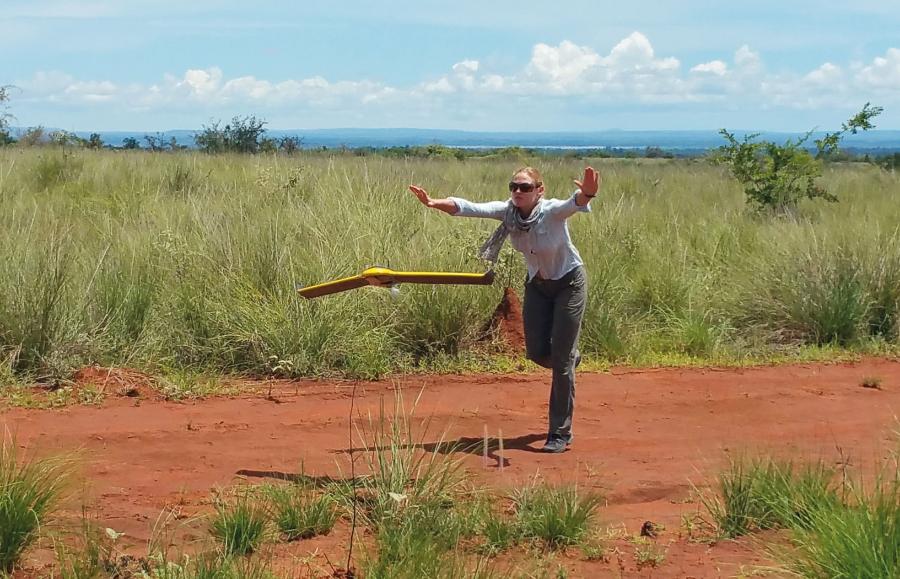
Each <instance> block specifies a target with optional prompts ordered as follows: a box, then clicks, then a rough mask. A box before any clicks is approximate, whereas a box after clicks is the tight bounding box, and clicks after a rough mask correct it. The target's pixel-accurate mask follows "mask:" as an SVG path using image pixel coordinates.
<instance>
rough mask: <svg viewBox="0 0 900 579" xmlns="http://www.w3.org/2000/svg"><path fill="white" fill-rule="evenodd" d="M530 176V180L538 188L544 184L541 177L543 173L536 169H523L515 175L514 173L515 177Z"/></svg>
mask: <svg viewBox="0 0 900 579" xmlns="http://www.w3.org/2000/svg"><path fill="white" fill-rule="evenodd" d="M522 173H524V174H526V175H528V178H529V179H531V180H532V181H534V184H535V185H536V186H538V187H540V186H541V185H543V184H544V178H543V177H541V172H540V171H538V170H537V169H535V168H534V167H522V168H521V169H519V170H518V171H516V172H515V173H513V177H515V176H516V175H520V174H522Z"/></svg>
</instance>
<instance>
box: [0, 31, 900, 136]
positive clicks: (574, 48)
mask: <svg viewBox="0 0 900 579" xmlns="http://www.w3.org/2000/svg"><path fill="white" fill-rule="evenodd" d="M732 60H733V62H732V63H726V60H723V59H713V60H708V61H705V62H701V63H698V64H695V65H693V66H690V67H685V68H684V69H682V66H681V62H680V61H679V60H678V59H677V58H675V57H673V56H665V55H658V54H657V53H656V51H655V50H654V47H653V45H652V43H651V42H650V40H649V39H648V38H647V37H646V36H645V35H644V34H642V33H640V32H633V33H631V34H629V35H628V36H627V37H625V38H623V39H622V40H620V41H619V42H617V43H615V44H613V45H612V47H611V48H610V49H609V52H608V53H606V54H603V53H601V52H598V51H597V50H595V49H594V48H592V47H590V46H581V45H577V44H575V43H573V42H570V41H565V40H564V41H562V42H560V43H559V44H558V45H555V46H552V45H549V44H544V43H538V44H536V45H534V46H533V49H532V52H531V58H530V59H529V60H528V62H526V63H523V64H522V66H521V68H520V69H519V70H514V71H513V72H511V73H506V74H499V73H498V72H497V71H493V70H490V68H489V67H485V66H484V65H483V64H482V63H481V62H480V61H478V60H475V59H471V58H467V59H464V60H461V61H459V62H457V63H455V64H454V65H452V66H451V67H450V68H449V69H448V70H447V71H446V72H445V73H444V74H442V75H439V76H436V77H434V78H431V79H428V80H423V81H421V82H418V83H415V84H413V85H412V86H408V87H397V86H390V85H387V84H385V83H381V82H377V81H372V80H334V79H327V78H324V77H322V76H314V77H309V78H299V79H284V80H272V79H264V78H257V77H255V76H249V75H248V76H239V77H233V78H229V77H228V76H227V75H226V73H225V72H224V71H223V70H222V69H221V68H219V67H215V66H213V67H209V68H194V69H189V70H186V71H184V72H183V73H180V74H179V75H165V76H164V77H163V78H162V79H161V80H160V81H159V82H155V83H152V84H137V83H132V84H117V83H115V82H111V81H109V80H102V79H100V80H95V79H77V78H74V77H72V76H71V75H69V74H66V73H64V72H59V71H42V72H38V73H36V74H34V75H33V76H32V77H31V78H30V79H27V80H24V81H16V82H14V83H13V84H15V85H17V86H18V87H20V88H21V89H22V93H21V97H20V99H21V100H22V101H23V102H43V103H51V104H54V105H58V104H65V103H76V104H81V105H85V106H88V105H91V104H94V105H102V106H104V107H108V108H109V110H112V108H114V107H116V110H118V111H122V112H127V111H166V110H178V111H182V112H195V113H196V114H203V115H204V116H209V115H210V114H214V113H213V112H216V113H215V114H218V113H217V111H238V112H240V111H253V112H255V113H257V114H259V115H261V116H266V115H270V114H271V112H272V111H292V112H293V111H305V112H307V113H308V114H309V115H311V117H314V115H315V114H316V112H317V111H318V112H322V113H326V112H329V113H333V114H334V115H336V116H342V115H344V114H350V115H365V114H368V112H372V111H380V112H381V113H383V114H384V117H383V118H392V119H394V118H400V119H402V118H407V117H408V118H424V119H428V118H435V115H440V114H443V115H445V116H449V117H453V118H456V117H459V118H465V116H466V115H470V116H472V115H482V116H489V114H490V113H486V112H485V111H487V110H493V111H504V112H509V110H510V108H511V105H510V102H511V101H510V99H511V98H514V99H515V108H520V107H522V108H527V109H529V110H531V109H533V110H537V111H541V110H542V109H546V108H548V105H552V107H556V108H557V109H559V107H568V106H571V105H572V104H575V105H576V106H577V107H580V108H582V109H584V108H590V107H595V108H596V109H597V110H602V107H605V106H608V105H611V106H616V107H620V108H632V109H634V108H636V104H650V105H660V104H666V105H671V106H677V105H686V104H691V103H706V104H707V105H709V104H712V106H715V107H718V108H719V110H740V109H742V108H743V109H747V108H748V107H752V108H754V109H756V110H760V109H764V108H766V107H781V108H783V109H798V108H803V109H809V110H816V109H820V108H822V107H832V108H846V107H847V103H849V102H856V101H859V102H865V101H867V100H871V101H873V102H876V104H879V105H882V106H885V105H892V104H896V105H898V106H900V49H897V48H890V49H888V50H887V51H886V52H885V53H884V55H882V56H878V57H876V58H874V59H872V60H871V61H869V62H867V63H857V64H849V65H845V66H842V65H839V64H836V63H832V62H825V63H822V64H821V65H819V66H818V67H815V68H813V69H812V70H809V71H807V72H805V73H804V72H795V73H792V72H783V71H782V72H778V73H774V72H769V71H767V70H766V67H765V66H764V63H763V59H762V57H761V56H760V54H759V53H757V52H756V51H754V50H753V49H751V48H750V47H749V46H747V45H744V46H741V47H739V48H738V49H737V50H736V51H735V52H734V54H733V59H732ZM20 99H17V100H20ZM710 110H712V109H710ZM225 114H229V113H225ZM454 115H456V117H454ZM314 118H323V117H314ZM472 118H474V117H472Z"/></svg>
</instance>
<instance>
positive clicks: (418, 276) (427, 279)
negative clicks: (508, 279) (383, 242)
mask: <svg viewBox="0 0 900 579" xmlns="http://www.w3.org/2000/svg"><path fill="white" fill-rule="evenodd" d="M493 282H494V272H493V270H491V271H488V272H486V273H449V272H439V271H394V270H392V269H387V268H385V267H370V268H369V269H367V270H365V271H363V272H362V273H361V274H359V275H355V276H352V277H345V278H343V279H338V280H335V281H330V282H326V283H322V284H318V285H313V286H309V287H305V288H300V289H298V290H297V291H298V292H299V294H300V295H301V296H303V297H305V298H317V297H320V296H326V295H329V294H334V293H338V292H343V291H347V290H352V289H356V288H359V287H363V286H366V285H372V286H376V287H392V286H394V285H395V284H398V283H427V284H458V285H491V284H492V283H493Z"/></svg>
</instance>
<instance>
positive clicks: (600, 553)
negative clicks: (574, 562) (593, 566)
mask: <svg viewBox="0 0 900 579" xmlns="http://www.w3.org/2000/svg"><path fill="white" fill-rule="evenodd" d="M578 547H579V548H580V549H581V555H582V558H583V559H584V560H585V561H607V560H608V559H609V554H610V549H609V547H608V546H607V544H606V543H605V542H604V541H603V539H602V537H600V536H599V535H598V534H597V533H592V534H590V535H585V536H584V537H582V539H581V542H579V543H578Z"/></svg>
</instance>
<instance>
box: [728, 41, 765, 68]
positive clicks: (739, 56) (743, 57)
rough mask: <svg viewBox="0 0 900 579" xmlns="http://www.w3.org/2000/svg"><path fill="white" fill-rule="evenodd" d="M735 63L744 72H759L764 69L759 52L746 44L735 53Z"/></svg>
mask: <svg viewBox="0 0 900 579" xmlns="http://www.w3.org/2000/svg"><path fill="white" fill-rule="evenodd" d="M734 64H735V65H736V66H737V67H738V68H739V69H741V70H742V71H744V72H759V71H760V70H761V69H762V60H761V59H760V57H759V54H758V53H756V52H754V51H752V50H750V47H749V46H747V45H746V44H745V45H743V46H741V47H740V48H738V49H737V51H736V52H735V53H734Z"/></svg>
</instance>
